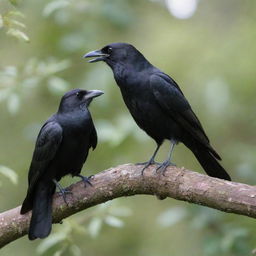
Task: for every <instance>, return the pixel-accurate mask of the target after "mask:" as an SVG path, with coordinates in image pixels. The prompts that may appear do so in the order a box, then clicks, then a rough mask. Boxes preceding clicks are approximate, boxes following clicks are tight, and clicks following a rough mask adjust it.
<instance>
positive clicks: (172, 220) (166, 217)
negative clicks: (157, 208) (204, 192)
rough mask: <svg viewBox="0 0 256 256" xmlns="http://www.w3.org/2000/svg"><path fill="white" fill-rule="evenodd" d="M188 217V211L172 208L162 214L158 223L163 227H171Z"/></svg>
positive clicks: (181, 208)
mask: <svg viewBox="0 0 256 256" xmlns="http://www.w3.org/2000/svg"><path fill="white" fill-rule="evenodd" d="M186 216H187V211H186V209H185V208H184V207H172V208H170V209H168V210H167V211H164V212H163V213H161V214H160V215H159V216H158V218H157V222H158V224H159V225H161V226H162V227H170V226H173V225H175V224H176V223H178V222H179V221H181V220H182V219H184V218H185V217H186Z"/></svg>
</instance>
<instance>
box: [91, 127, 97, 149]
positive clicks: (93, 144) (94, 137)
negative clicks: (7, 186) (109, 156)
mask: <svg viewBox="0 0 256 256" xmlns="http://www.w3.org/2000/svg"><path fill="white" fill-rule="evenodd" d="M92 126H93V129H92V132H91V135H90V145H89V146H90V147H92V148H93V149H95V148H96V146H97V143H98V136H97V131H96V129H95V127H94V125H92Z"/></svg>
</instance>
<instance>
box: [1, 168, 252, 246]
mask: <svg viewBox="0 0 256 256" xmlns="http://www.w3.org/2000/svg"><path fill="white" fill-rule="evenodd" d="M154 170H155V166H151V167H149V168H148V169H147V170H146V171H145V172H144V176H141V166H135V165H132V164H125V165H120V166H117V167H115V168H111V169H108V170H105V171H103V172H101V173H99V174H97V175H95V176H94V177H93V178H92V180H91V182H92V185H93V186H92V187H91V186H87V187H86V188H85V187H84V183H83V182H78V183H76V184H73V185H71V186H70V187H69V189H70V190H71V191H72V193H73V194H71V195H69V194H68V195H67V201H68V205H66V204H65V203H64V202H63V199H62V197H61V196H60V195H57V194H55V196H54V202H53V222H54V223H58V222H60V221H61V220H62V219H64V218H66V217H68V216H70V215H72V214H74V213H76V212H79V211H82V210H84V209H86V208H89V207H91V206H94V205H97V204H100V203H103V202H106V201H108V200H111V199H114V198H117V197H123V196H132V195H136V194H148V195H155V196H157V197H158V198H160V199H164V198H166V197H171V198H175V199H178V200H183V201H188V202H190V203H196V204H200V205H205V206H208V207H211V208H215V209H218V210H221V211H224V212H230V213H236V214H241V215H246V216H249V217H253V218H256V187H255V186H250V185H246V184H241V183H236V182H229V181H225V180H221V179H216V178H212V177H209V176H206V175H202V174H199V173H196V172H192V171H189V170H185V169H184V168H177V167H169V168H168V169H167V171H166V173H165V176H163V175H161V174H155V172H154ZM19 211H20V206H18V207H16V208H14V209H11V210H8V211H5V212H3V213H1V214H0V248H1V247H3V246H4V245H6V244H8V243H10V242H12V241H14V240H16V239H17V238H19V237H22V236H24V235H25V234H27V231H28V226H29V221H30V216H31V214H30V212H29V213H28V214H25V215H20V214H19Z"/></svg>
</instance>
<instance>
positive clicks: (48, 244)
mask: <svg viewBox="0 0 256 256" xmlns="http://www.w3.org/2000/svg"><path fill="white" fill-rule="evenodd" d="M66 237H67V234H66V233H65V232H63V233H55V234H51V235H50V236H49V237H47V238H46V239H45V240H43V241H42V242H41V243H40V245H39V246H38V247H37V253H38V254H39V255H42V254H43V253H45V252H46V251H48V250H49V249H50V248H52V247H53V246H55V245H57V244H58V243H60V242H62V241H63V240H65V239H66Z"/></svg>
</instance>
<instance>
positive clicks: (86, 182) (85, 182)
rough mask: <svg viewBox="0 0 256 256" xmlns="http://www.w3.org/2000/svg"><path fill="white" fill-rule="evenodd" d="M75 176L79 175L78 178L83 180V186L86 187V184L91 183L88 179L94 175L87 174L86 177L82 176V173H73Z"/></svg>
mask: <svg viewBox="0 0 256 256" xmlns="http://www.w3.org/2000/svg"><path fill="white" fill-rule="evenodd" d="M75 176H77V177H79V178H81V179H82V181H83V182H84V186H85V187H86V184H89V185H90V186H92V183H91V181H90V179H91V178H92V177H93V176H94V175H91V176H89V177H86V176H83V175H81V174H77V175H75Z"/></svg>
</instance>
